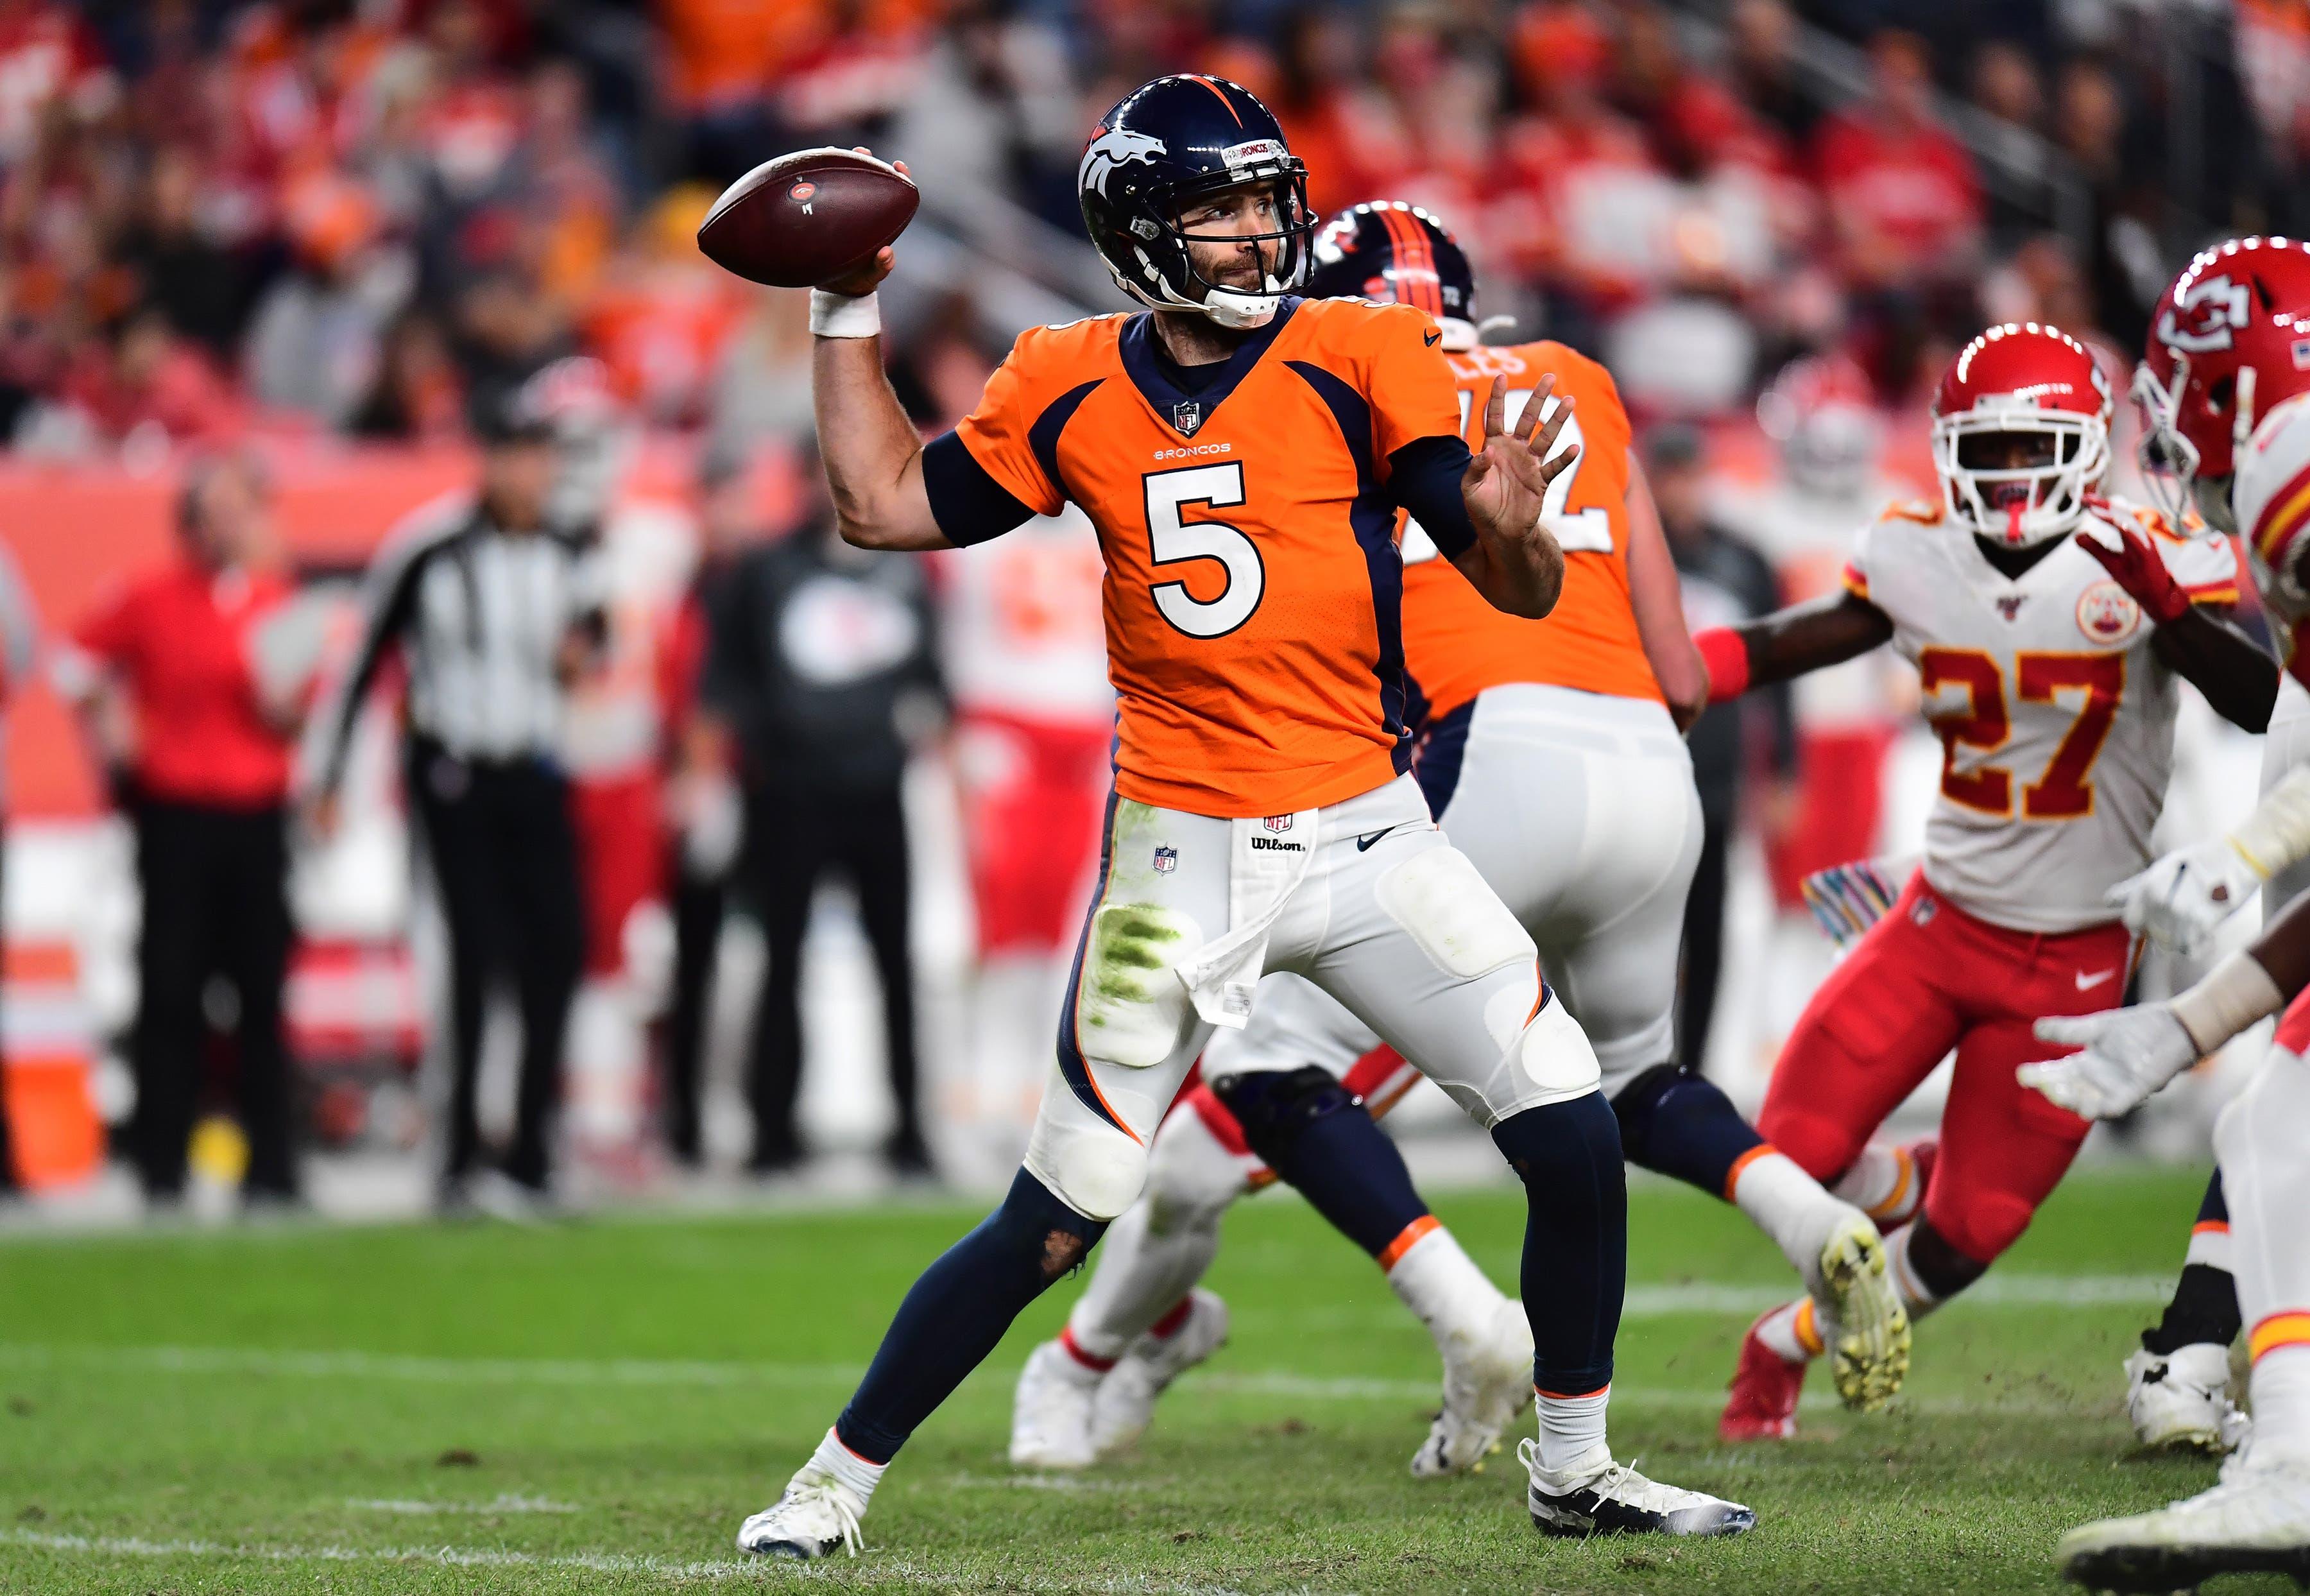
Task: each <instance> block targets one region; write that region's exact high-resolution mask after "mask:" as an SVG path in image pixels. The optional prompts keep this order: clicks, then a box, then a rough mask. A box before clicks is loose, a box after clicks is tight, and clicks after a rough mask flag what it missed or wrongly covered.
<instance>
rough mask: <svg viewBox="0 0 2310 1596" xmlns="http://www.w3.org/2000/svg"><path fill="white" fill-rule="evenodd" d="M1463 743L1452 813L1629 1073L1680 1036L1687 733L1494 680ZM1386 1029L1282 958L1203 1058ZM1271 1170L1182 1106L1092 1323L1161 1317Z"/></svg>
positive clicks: (1265, 1066) (1647, 717)
mask: <svg viewBox="0 0 2310 1596" xmlns="http://www.w3.org/2000/svg"><path fill="white" fill-rule="evenodd" d="M1462 760H1463V763H1462V766H1461V772H1460V777H1459V780H1458V782H1457V784H1456V785H1455V787H1454V789H1453V792H1452V795H1451V797H1450V799H1449V800H1448V802H1446V806H1445V810H1444V815H1443V827H1444V831H1445V833H1446V835H1447V836H1448V837H1450V838H1451V839H1452V843H1453V846H1455V847H1457V848H1459V849H1461V851H1462V852H1463V853H1465V854H1467V855H1468V858H1469V861H1470V863H1473V864H1474V865H1475V867H1476V869H1477V871H1478V872H1479V873H1481V875H1482V876H1483V878H1484V880H1486V881H1488V882H1489V883H1490V885H1491V886H1492V887H1493V888H1494V889H1495V890H1497V891H1498V893H1499V895H1500V897H1501V898H1502V899H1504V900H1505V901H1506V902H1507V906H1508V907H1509V909H1510V910H1511V911H1512V912H1513V913H1514V914H1515V916H1516V918H1517V919H1518V920H1519V921H1520V922H1521V923H1522V924H1524V928H1525V930H1526V931H1527V932H1529V933H1530V934H1531V935H1532V936H1533V938H1534V939H1535V944H1536V946H1537V947H1538V948H1539V950H1540V956H1541V965H1542V967H1543V968H1544V969H1545V970H1546V971H1547V973H1548V976H1549V979H1550V982H1551V983H1553V984H1556V985H1557V987H1558V990H1559V991H1560V992H1561V993H1562V994H1563V996H1564V999H1565V1005H1566V1007H1567V1008H1568V1009H1570V1010H1571V1011H1572V1013H1573V1015H1574V1017H1575V1018H1576V1019H1578V1020H1579V1022H1580V1025H1581V1028H1583V1029H1584V1030H1585V1032H1586V1033H1587V1035H1588V1037H1589V1040H1590V1042H1591V1044H1592V1045H1594V1049H1595V1053H1596V1056H1597V1059H1598V1061H1599V1063H1600V1065H1601V1067H1602V1081H1603V1086H1604V1089H1605V1090H1606V1091H1607V1092H1608V1093H1609V1092H1612V1091H1617V1090H1618V1089H1620V1086H1622V1085H1625V1084H1626V1083H1627V1082H1628V1080H1631V1079H1633V1078H1634V1077H1635V1076H1637V1075H1638V1074H1640V1073H1642V1072H1643V1071H1646V1070H1647V1069H1650V1068H1651V1067H1652V1066H1654V1064H1658V1063H1665V1062H1667V1060H1668V1058H1669V1055H1670V1052H1671V1045H1672V1034H1673V1028H1674V1006H1675V999H1676V969H1677V956H1678V951H1679V946H1680V941H1681V939H1682V936H1683V927H1684V898H1685V893H1686V891H1687V890H1688V889H1689V888H1690V886H1691V883H1692V874H1693V871H1694V870H1695V868H1696V867H1697V866H1698V862H1699V858H1700V840H1701V832H1700V828H1701V820H1700V800H1699V796H1698V794H1697V793H1696V792H1695V790H1694V788H1693V785H1692V762H1691V759H1689V756H1688V755H1687V754H1686V752H1685V748H1684V741H1683V739H1682V738H1681V737H1680V736H1679V735H1678V734H1677V731H1676V726H1675V724H1674V723H1673V722H1672V721H1671V720H1670V719H1669V716H1668V712H1667V711H1666V710H1665V709H1663V707H1661V706H1659V705H1657V704H1653V703H1648V702H1646V701H1643V700H1640V699H1626V698H1606V697H1602V696H1599V695H1596V694H1593V693H1580V692H1573V691H1571V690H1567V689H1562V688H1550V687H1539V686H1530V685H1519V686H1515V687H1501V688H1494V689H1492V690H1489V691H1488V692H1486V693H1484V694H1482V695H1481V697H1480V698H1478V699H1477V701H1476V704H1475V707H1474V711H1473V714H1472V716H1471V717H1470V723H1469V728H1468V738H1467V743H1466V747H1465V750H1464V752H1463V755H1462ZM1376 1041H1377V1037H1376V1036H1375V1035H1374V1034H1373V1031H1372V1029H1371V1028H1368V1027H1367V1026H1365V1025H1364V1024H1362V1023H1361V1022H1360V1021H1359V1020H1358V1019H1357V1018H1356V1017H1355V1015H1353V1014H1352V1013H1350V1012H1349V1011H1348V1010H1346V1009H1345V1008H1343V1007H1342V1006H1341V1005H1340V1004H1339V1003H1337V1002H1333V1000H1332V999H1331V998H1330V997H1328V996H1326V995H1325V994H1324V993H1323V992H1321V991H1319V990H1317V989H1316V987H1315V986H1314V985H1313V984H1310V983H1308V982H1307V981H1303V980H1300V979H1298V977H1296V976H1290V975H1275V976H1269V977H1268V978H1267V979H1266V980H1264V981H1263V982H1262V983H1261V984H1260V989H1259V1007H1258V1011H1257V1012H1256V1013H1255V1014H1254V1015H1253V1017H1252V1020H1251V1023H1250V1024H1249V1025H1248V1026H1247V1027H1246V1028H1244V1029H1242V1030H1240V1031H1220V1032H1218V1033H1217V1034H1215V1035H1214V1036H1213V1037H1212V1038H1211V1045H1210V1046H1209V1047H1208V1048H1207V1049H1206V1050H1205V1053H1204V1054H1203V1078H1204V1079H1205V1080H1223V1079H1225V1078H1227V1077H1229V1076H1232V1075H1242V1074H1249V1073H1252V1072H1254V1071H1290V1070H1301V1069H1306V1068H1307V1067H1308V1066H1309V1065H1311V1064H1312V1065H1316V1066H1319V1067H1321V1068H1323V1069H1324V1070H1327V1071H1330V1072H1331V1073H1332V1074H1333V1075H1335V1076H1338V1077H1340V1078H1342V1079H1346V1078H1348V1076H1349V1075H1350V1071H1351V1070H1353V1069H1354V1067H1355V1065H1356V1064H1357V1062H1358V1061H1359V1059H1361V1058H1362V1057H1363V1056H1364V1055H1365V1054H1368V1053H1369V1052H1370V1051H1371V1049H1372V1048H1373V1046H1374V1045H1375V1044H1376ZM1399 1051H1401V1049H1399ZM1415 1062H1417V1061H1416V1060H1415ZM1362 1073H1365V1074H1369V1073H1370V1071H1363V1072H1362ZM1359 1085H1361V1086H1362V1087H1363V1089H1364V1095H1365V1098H1366V1101H1367V1102H1368V1104H1369V1105H1370V1106H1372V1107H1373V1108H1374V1110H1375V1111H1376V1112H1379V1111H1384V1110H1385V1108H1386V1107H1387V1106H1389V1105H1391V1104H1392V1103H1393V1102H1394V1099H1395V1097H1396V1096H1397V1095H1399V1090H1400V1083H1399V1082H1397V1081H1396V1080H1389V1079H1385V1078H1381V1077H1378V1076H1374V1077H1373V1079H1372V1080H1369V1081H1359ZM1269 1179H1272V1175H1267V1174H1266V1172H1265V1166H1264V1163H1263V1162H1262V1160H1261V1159H1260V1158H1259V1157H1258V1156H1257V1155H1256V1154H1254V1153H1252V1152H1249V1151H1247V1150H1246V1149H1244V1148H1243V1147H1242V1146H1241V1145H1240V1144H1239V1143H1236V1144H1232V1145H1231V1144H1229V1142H1225V1141H1221V1139H1220V1137H1219V1136H1218V1135H1217V1134H1215V1133H1214V1132H1213V1131H1212V1129H1211V1126H1209V1125H1208V1124H1206V1123H1204V1122H1203V1119H1202V1118H1201V1117H1200V1116H1199V1115H1196V1114H1194V1113H1193V1112H1191V1111H1189V1110H1188V1109H1186V1108H1185V1107H1183V1108H1182V1109H1181V1111H1180V1112H1179V1113H1177V1114H1175V1115H1171V1116H1170V1118H1168V1119H1167V1120H1166V1121H1164V1122H1163V1126H1162V1129H1161V1130H1160V1131H1159V1132H1158V1134H1157V1135H1156V1138H1155V1145H1154V1149H1153V1153H1152V1157H1151V1166H1150V1174H1149V1180H1148V1188H1147V1195H1146V1199H1145V1201H1142V1203H1140V1204H1139V1206H1138V1207H1137V1208H1135V1209H1133V1210H1132V1212H1131V1213H1130V1214H1128V1215H1126V1216H1125V1218H1124V1219H1123V1220H1122V1221H1120V1222H1119V1223H1118V1224H1117V1225H1116V1227H1115V1228H1114V1229H1113V1230H1111V1231H1110V1232H1108V1234H1107V1238H1106V1240H1105V1242H1104V1244H1103V1245H1101V1247H1100V1249H1099V1258H1098V1261H1097V1262H1096V1263H1095V1264H1094V1266H1093V1270H1092V1276H1091V1280H1090V1285H1089V1286H1088V1287H1087V1288H1085V1290H1084V1292H1083V1296H1082V1297H1081V1301H1080V1302H1078V1303H1077V1305H1076V1306H1075V1311H1074V1314H1073V1318H1072V1320H1071V1321H1070V1323H1072V1324H1073V1327H1074V1330H1075V1334H1076V1338H1077V1340H1080V1341H1081V1342H1083V1343H1084V1344H1085V1345H1090V1346H1099V1347H1104V1346H1107V1345H1109V1344H1111V1343H1113V1342H1115V1341H1116V1340H1128V1339H1129V1338H1130V1337H1131V1336H1133V1335H1136V1334H1138V1333H1139V1332H1140V1331H1143V1330H1145V1329H1146V1328H1147V1327H1148V1326H1149V1325H1150V1324H1152V1323H1154V1322H1155V1321H1156V1320H1157V1319H1158V1318H1159V1317H1160V1316H1161V1315H1162V1314H1163V1313H1164V1312H1165V1311H1166V1310H1167V1309H1168V1308H1169V1307H1170V1306H1171V1305H1173V1304H1174V1303H1176V1302H1177V1301H1178V1299H1179V1298H1180V1297H1182V1296H1183V1295H1185V1292H1186V1291H1187V1289H1188V1288H1190V1287H1192V1286H1194V1283H1195V1282H1196V1281H1197V1280H1199V1279H1202V1278H1203V1274H1204V1273H1205V1272H1206V1271H1208V1270H1209V1269H1210V1268H1211V1262H1212V1260H1213V1259H1214V1258H1216V1257H1217V1256H1218V1253H1219V1242H1220V1219H1221V1217H1222V1216H1224V1215H1225V1213H1226V1212H1227V1210H1228V1209H1229V1206H1231V1205H1232V1204H1233V1203H1234V1202H1235V1201H1236V1200H1237V1199H1238V1198H1239V1197H1242V1196H1244V1195H1246V1194H1247V1193H1250V1192H1252V1191H1255V1190H1256V1189H1257V1188H1258V1187H1259V1186H1260V1185H1262V1184H1264V1183H1265V1181H1267V1180H1269Z"/></svg>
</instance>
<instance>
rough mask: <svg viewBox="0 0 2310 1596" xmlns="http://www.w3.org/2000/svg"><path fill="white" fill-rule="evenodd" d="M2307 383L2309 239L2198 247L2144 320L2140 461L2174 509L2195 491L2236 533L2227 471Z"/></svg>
mask: <svg viewBox="0 0 2310 1596" xmlns="http://www.w3.org/2000/svg"><path fill="white" fill-rule="evenodd" d="M2306 391H2310V244H2306V243H2304V242H2302V241H2301V240H2299V239H2231V240H2230V241H2229V242H2228V243H2227V244H2217V245H2216V246H2214V247H2212V248H2211V249H2208V250H2205V251H2203V252H2201V254H2200V255H2199V256H2198V257H2197V258H2196V259H2195V260H2193V261H2192V262H2191V263H2190V264H2189V265H2188V266H2187V267H2186V268H2185V269H2184V271H2183V273H2182V274H2181V275H2180V276H2179V277H2176V278H2175V279H2174V283H2173V286H2172V287H2170V288H2168V289H2167V291H2166V293H2165V297H2164V298H2162V299H2159V300H2158V308H2157V310H2156V311H2155V312H2154V313H2153V314H2152V315H2151V317H2150V318H2149V348H2148V349H2147V350H2146V351H2144V352H2143V354H2142V358H2141V365H2140V366H2139V367H2137V368H2135V369H2134V373H2133V396H2134V398H2135V399H2136V400H2137V401H2138V402H2139V403H2141V409H2142V412H2143V427H2142V433H2141V467H2142V473H2143V475H2144V477H2145V478H2146V479H2147V480H2148V481H2149V484H2150V486H2151V488H2152V490H2153V491H2155V492H2157V494H2158V498H2159V499H2160V500H2161V502H2162V503H2163V504H2164V507H2165V508H2166V510H2167V513H2168V514H2170V515H2174V516H2177V517H2178V516H2179V515H2180V513H2181V509H2182V507H2183V506H2184V504H2186V503H2187V502H2188V501H2189V500H2190V499H2193V498H2194V499H2196V500H2197V505H2198V510H2199V513H2200V514H2201V515H2203V516H2205V518H2206V519H2207V520H2208V521H2210V522H2211V523H2212V524H2213V525H2216V526H2218V527H2219V528H2221V529H2222V530H2223V531H2224V532H2233V531H2236V516H2234V515H2233V513H2232V510H2231V506H2230V477H2231V473H2232V472H2233V471H2234V469H2235V466H2234V464H2233V462H2234V461H2235V460H2236V454H2237V450H2238V449H2239V448H2240V447H2242V446H2243V445H2244V444H2245V440H2246V438H2247V437H2248V436H2249V435H2251V434H2252V433H2253V431H2254V423H2255V422H2256V421H2260V420H2261V419H2262V417H2263V416H2265V415H2267V414H2269V413H2270V410H2271V406H2272V405H2274V404H2276V403H2278V402H2279V401H2280V400H2281V399H2285V398H2288V397H2290V396H2291V395H2296V394H2299V393H2303V392H2306Z"/></svg>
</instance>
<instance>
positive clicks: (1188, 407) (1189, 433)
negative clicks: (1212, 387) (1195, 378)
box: [1171, 399, 1203, 438]
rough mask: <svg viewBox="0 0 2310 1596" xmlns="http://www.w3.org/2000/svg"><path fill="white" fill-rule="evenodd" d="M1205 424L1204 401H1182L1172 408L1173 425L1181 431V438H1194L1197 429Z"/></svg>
mask: <svg viewBox="0 0 2310 1596" xmlns="http://www.w3.org/2000/svg"><path fill="white" fill-rule="evenodd" d="M1171 425H1173V426H1174V427H1177V429H1179V435H1180V436H1181V437H1183V438H1193V437H1194V435H1195V429H1197V428H1199V427H1201V426H1202V425H1203V401H1202V400H1200V399H1182V400H1180V401H1179V403H1177V404H1175V405H1173V406H1172V407H1171Z"/></svg>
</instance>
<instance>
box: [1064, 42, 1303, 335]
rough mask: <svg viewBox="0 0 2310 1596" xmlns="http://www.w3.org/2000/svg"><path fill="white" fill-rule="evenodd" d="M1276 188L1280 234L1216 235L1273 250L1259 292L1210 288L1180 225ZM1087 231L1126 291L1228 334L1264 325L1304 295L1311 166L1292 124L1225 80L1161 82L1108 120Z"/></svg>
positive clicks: (1093, 167)
mask: <svg viewBox="0 0 2310 1596" xmlns="http://www.w3.org/2000/svg"><path fill="white" fill-rule="evenodd" d="M1251 184H1263V185H1267V186H1271V187H1272V189H1273V191H1274V197H1275V206H1276V213H1277V215H1278V216H1279V217H1280V218H1281V226H1280V227H1279V228H1278V229H1277V230H1275V231H1273V232H1268V233H1257V234H1250V235H1244V236H1239V237H1238V236H1229V237H1228V238H1226V239H1218V238H1213V239H1210V240H1197V241H1199V242H1202V241H1209V242H1226V243H1230V244H1238V243H1244V242H1246V241H1255V242H1258V243H1261V244H1264V245H1269V246H1272V249H1273V256H1272V259H1271V260H1270V261H1269V263H1268V271H1267V273H1266V277H1265V281H1264V283H1263V284H1262V285H1261V287H1260V289H1259V290H1258V291H1245V290H1243V289H1241V288H1230V287H1229V286H1227V285H1225V284H1223V283H1218V282H1211V281H1210V280H1209V279H1207V278H1205V277H1204V276H1203V274H1202V273H1199V272H1197V271H1196V270H1195V265H1194V258H1193V256H1191V255H1190V254H1189V252H1188V249H1187V245H1188V242H1189V235H1188V234H1186V233H1185V232H1184V231H1182V230H1181V229H1180V227H1179V218H1180V216H1182V215H1183V214H1185V210H1186V207H1187V206H1188V205H1190V204H1193V203H1194V202H1195V201H1197V200H1201V199H1204V198H1208V197H1209V196H1211V195H1215V194H1219V193H1221V192H1224V191H1225V190H1228V189H1230V188H1240V187H1243V186H1246V185H1251ZM1075 190H1076V195H1077V197H1078V198H1079V199H1080V200H1081V203H1082V214H1083V226H1084V227H1085V229H1087V230H1089V231H1090V241H1091V246H1092V247H1094V248H1096V249H1097V250H1098V251H1099V258H1100V259H1102V260H1104V261H1105V262H1107V270H1108V271H1110V272H1112V273H1115V281H1116V283H1117V284H1118V285H1120V286H1121V288H1122V290H1123V291H1124V292H1125V293H1126V294H1129V295H1130V296H1131V297H1132V298H1133V299H1136V300H1138V301H1139V302H1140V303H1141V304H1142V305H1147V306H1151V307H1152V308H1155V309H1158V310H1192V311H1195V312H1197V313H1198V314H1200V315H1203V316H1207V317H1211V320H1213V321H1215V322H1217V323H1218V324H1219V325H1221V326H1223V327H1236V328H1242V327H1256V326H1260V325H1264V324H1265V323H1266V322H1267V321H1268V320H1269V319H1270V318H1271V317H1273V316H1274V314H1275V306H1276V301H1277V300H1278V299H1281V297H1282V295H1283V294H1284V293H1285V292H1287V291H1290V290H1291V289H1293V288H1296V287H1298V283H1299V279H1300V277H1301V275H1302V274H1303V273H1305V272H1306V270H1307V239H1308V236H1309V235H1310V234H1312V233H1313V232H1314V231H1315V230H1316V213H1314V212H1313V211H1311V210H1309V209H1308V208H1307V166H1306V164H1305V163H1304V162H1302V161H1301V160H1299V158H1298V156H1296V155H1294V154H1292V153H1291V151H1290V146H1289V145H1288V144H1286V143H1285V142H1284V138H1283V125H1282V124H1281V123H1280V122H1278V121H1277V120H1276V119H1275V116H1274V113H1273V112H1272V111H1270V110H1269V109H1268V108H1266V107H1265V106H1264V105H1262V104H1261V103H1260V102H1259V97H1258V96H1257V95H1255V94H1254V93H1252V91H1250V90H1248V89H1246V88H1244V87H1243V86H1242V85H1241V84H1239V83H1231V82H1228V81H1227V80H1226V79H1225V78H1213V77H1202V76H1196V75H1193V74H1180V75H1178V76H1175V77H1167V78H1157V79H1156V80H1155V81H1154V82H1151V83H1148V84H1146V85H1144V86H1143V87H1142V88H1139V89H1137V90H1134V91H1132V92H1131V93H1129V94H1127V95H1125V96H1124V98H1123V99H1122V100H1121V101H1120V102H1118V103H1117V104H1116V107H1115V108H1114V109H1113V110H1111V111H1109V112H1107V115H1106V116H1105V117H1101V118H1100V119H1099V129H1098V131H1097V132H1095V133H1093V134H1091V138H1090V143H1089V144H1087V145H1086V146H1084V149H1083V157H1082V165H1081V167H1079V168H1078V169H1076V172H1075Z"/></svg>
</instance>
